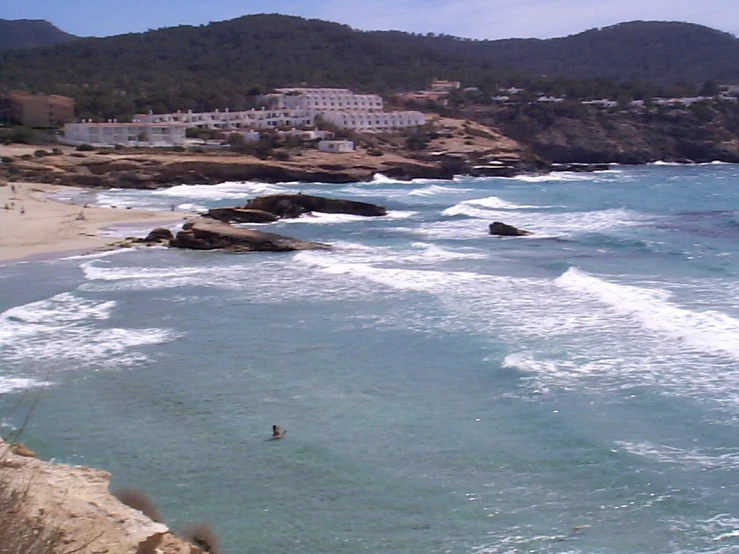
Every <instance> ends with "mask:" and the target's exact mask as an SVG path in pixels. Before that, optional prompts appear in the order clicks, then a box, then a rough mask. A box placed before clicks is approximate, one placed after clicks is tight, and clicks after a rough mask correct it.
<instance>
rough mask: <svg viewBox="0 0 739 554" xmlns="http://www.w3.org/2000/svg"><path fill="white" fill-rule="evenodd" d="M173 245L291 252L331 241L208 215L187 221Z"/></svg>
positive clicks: (318, 247)
mask: <svg viewBox="0 0 739 554" xmlns="http://www.w3.org/2000/svg"><path fill="white" fill-rule="evenodd" d="M147 238H148V237H147ZM145 240H146V239H145ZM169 246H172V247H174V248H189V249H192V250H226V251H228V252H290V251H294V250H330V249H331V246H330V245H328V244H321V243H318V242H309V241H304V240H300V239H294V238H291V237H286V236H283V235H278V234H275V233H265V232H262V231H255V230H253V229H242V228H239V227H234V226H232V225H230V224H228V223H224V222H222V221H216V220H212V219H207V218H197V219H191V220H189V221H187V222H186V223H185V224H184V225H183V227H182V230H181V231H180V232H178V233H177V234H176V235H175V236H174V237H173V238H171V239H170V240H169Z"/></svg>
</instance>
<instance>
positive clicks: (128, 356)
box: [0, 293, 176, 367]
mask: <svg viewBox="0 0 739 554" xmlns="http://www.w3.org/2000/svg"><path fill="white" fill-rule="evenodd" d="M115 305H116V302H115V301H112V300H109V301H97V300H92V299H85V298H80V297H77V296H75V295H74V294H71V293H62V294H58V295H56V296H53V297H51V298H48V299H46V300H41V301H38V302H32V303H30V304H26V305H23V306H16V307H14V308H11V309H9V310H6V311H5V312H3V313H2V314H0V355H1V356H2V358H3V360H4V361H5V362H8V363H14V362H20V361H23V360H28V359H31V360H34V362H47V363H48V364H53V362H55V361H58V360H62V359H67V360H76V361H78V362H83V363H85V364H95V366H96V367H121V366H128V365H132V364H134V363H137V362H140V361H143V360H146V357H145V356H144V355H143V354H140V353H137V352H132V351H130V349H131V348H133V347H136V346H141V345H147V344H162V343H164V342H168V341H171V340H174V338H176V335H175V334H174V333H173V332H171V331H169V330H166V329H119V328H106V327H104V325H102V324H101V322H103V321H105V320H108V319H109V318H110V315H111V312H112V310H113V308H114V307H115Z"/></svg>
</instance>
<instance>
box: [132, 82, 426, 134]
mask: <svg viewBox="0 0 739 554" xmlns="http://www.w3.org/2000/svg"><path fill="white" fill-rule="evenodd" d="M261 102H262V104H264V107H263V108H261V109H252V110H246V111H240V112H232V111H229V110H225V111H219V110H215V111H213V112H199V113H193V112H192V110H188V111H187V112H179V111H178V112H176V113H169V114H152V113H149V114H137V115H136V116H135V117H134V123H146V124H157V125H165V124H182V125H185V126H186V127H197V128H200V129H219V130H224V131H229V130H241V129H254V130H263V129H285V128H298V129H300V128H306V127H314V126H315V125H316V117H318V116H321V117H322V118H323V119H324V120H325V121H327V122H329V123H332V124H334V125H336V126H338V127H343V128H346V129H354V130H356V131H360V132H365V133H376V132H383V131H395V130H398V129H404V128H408V127H417V126H419V125H423V124H424V123H425V122H426V120H425V118H424V116H423V114H422V113H420V112H383V111H382V110H383V102H382V98H381V97H380V96H378V95H376V94H354V93H353V92H352V91H350V90H348V89H335V88H284V89H277V93H275V94H267V95H263V96H262V97H261Z"/></svg>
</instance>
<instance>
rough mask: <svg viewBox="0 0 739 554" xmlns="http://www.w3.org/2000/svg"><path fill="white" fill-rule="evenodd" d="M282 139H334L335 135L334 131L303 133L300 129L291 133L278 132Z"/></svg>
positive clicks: (291, 130)
mask: <svg viewBox="0 0 739 554" xmlns="http://www.w3.org/2000/svg"><path fill="white" fill-rule="evenodd" d="M277 134H278V135H279V137H280V138H285V137H300V138H301V139H303V140H318V139H324V140H325V139H332V138H334V133H333V132H332V131H322V130H320V129H312V130H310V131H301V130H300V129H290V130H289V131H277Z"/></svg>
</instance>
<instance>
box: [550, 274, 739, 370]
mask: <svg viewBox="0 0 739 554" xmlns="http://www.w3.org/2000/svg"><path fill="white" fill-rule="evenodd" d="M555 283H556V285H557V286H559V287H562V288H565V289H568V290H571V291H573V292H576V293H578V294H582V295H586V296H589V297H591V298H594V299H596V300H598V301H600V302H602V303H603V304H605V305H607V306H609V308H610V310H611V311H613V312H615V313H617V314H619V315H621V316H624V317H628V318H630V319H632V320H634V321H636V322H638V323H639V324H640V325H641V326H642V327H643V328H645V329H647V330H649V331H653V332H656V333H660V334H661V335H664V336H667V337H670V338H672V339H674V340H676V341H678V342H680V343H682V344H685V345H688V346H689V349H691V350H693V351H696V352H706V353H709V354H714V355H719V356H729V357H731V358H732V359H734V360H739V321H738V320H736V319H734V318H733V317H730V316H728V315H726V314H724V313H721V312H719V311H716V310H706V311H703V312H696V311H691V310H689V309H686V308H683V307H680V306H678V305H675V304H673V303H671V302H669V298H670V296H671V295H670V293H669V292H668V291H666V290H662V289H647V288H640V287H635V286H630V285H621V284H616V283H611V282H608V281H605V280H603V279H599V278H597V277H594V276H592V275H589V274H587V273H585V272H584V271H580V270H578V269H576V268H570V269H569V270H567V271H566V272H565V273H564V274H563V275H561V276H560V277H559V278H557V279H556V281H555Z"/></svg>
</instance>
